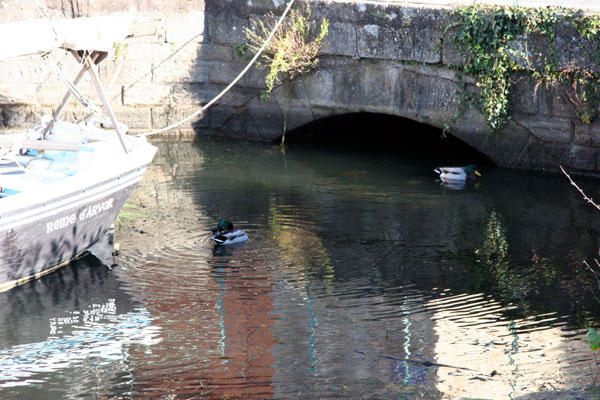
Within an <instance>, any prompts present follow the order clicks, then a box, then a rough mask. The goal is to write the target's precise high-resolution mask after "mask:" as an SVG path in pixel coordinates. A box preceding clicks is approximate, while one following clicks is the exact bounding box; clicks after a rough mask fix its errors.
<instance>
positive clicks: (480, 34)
mask: <svg viewBox="0 0 600 400" xmlns="http://www.w3.org/2000/svg"><path fill="white" fill-rule="evenodd" d="M454 14H455V17H456V18H457V19H458V22H457V25H456V26H455V27H456V28H457V30H458V31H457V34H456V36H455V41H456V44H457V46H458V48H459V49H460V50H461V51H463V52H464V55H465V62H464V64H461V65H457V66H455V68H457V69H459V70H461V71H462V72H464V73H465V74H467V75H470V76H472V77H474V78H475V81H476V86H477V87H478V88H479V89H480V98H479V101H478V102H477V105H478V107H479V108H480V110H481V112H482V113H483V115H484V116H485V118H486V120H487V122H488V124H489V125H490V127H491V128H492V129H494V130H499V129H501V128H502V126H503V125H504V124H505V123H506V121H507V120H508V119H509V118H510V111H511V110H510V101H509V99H510V94H511V90H512V85H513V78H514V76H515V75H516V74H518V73H521V74H527V75H529V76H531V77H533V78H534V79H536V80H537V82H538V85H539V84H544V85H545V86H546V87H552V88H554V89H556V90H557V91H558V92H559V93H560V94H561V95H562V96H563V97H564V98H565V99H566V100H568V101H569V102H570V103H571V104H572V105H573V106H574V108H575V112H576V114H577V115H578V117H579V118H580V119H581V120H582V121H583V122H586V123H590V122H591V121H592V120H593V119H594V118H595V117H596V114H597V109H598V104H599V103H600V89H599V84H600V77H599V75H598V68H595V67H598V66H599V65H600V16H599V15H587V14H583V13H582V12H580V11H574V10H568V9H565V8H560V7H545V8H524V7H500V6H479V5H474V6H468V7H460V8H458V9H457V10H456V11H455V12H454ZM560 24H566V25H568V24H571V25H572V26H573V27H574V28H575V29H576V31H577V32H578V34H579V35H580V36H581V37H582V38H583V39H585V40H587V41H589V42H590V43H591V44H592V47H593V49H592V51H593V52H594V54H593V57H591V58H592V60H593V61H594V62H595V65H594V66H593V67H587V68H586V67H582V66H576V65H566V66H561V65H560V63H559V59H558V56H557V47H556V46H557V43H556V38H557V27H558V26H559V25H560ZM566 25H565V26H566ZM533 36H535V37H536V40H537V41H543V42H545V43H547V46H548V47H547V48H546V49H545V50H544V54H535V55H532V54H530V51H529V48H528V45H529V41H530V39H531V38H532V37H533Z"/></svg>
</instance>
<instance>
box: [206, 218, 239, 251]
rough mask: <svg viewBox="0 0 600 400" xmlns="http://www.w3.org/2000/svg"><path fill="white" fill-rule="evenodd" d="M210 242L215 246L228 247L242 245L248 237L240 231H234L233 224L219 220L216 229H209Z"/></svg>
mask: <svg viewBox="0 0 600 400" xmlns="http://www.w3.org/2000/svg"><path fill="white" fill-rule="evenodd" d="M211 231H212V234H213V235H212V236H211V240H212V241H214V242H215V243H216V244H220V245H228V244H236V243H243V242H245V241H246V240H248V235H246V232H244V231H243V230H241V229H234V227H233V224H232V223H231V222H229V221H227V220H226V219H221V220H219V222H218V223H217V227H216V228H213V229H211Z"/></svg>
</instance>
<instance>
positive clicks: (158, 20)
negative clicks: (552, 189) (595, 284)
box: [0, 0, 600, 175]
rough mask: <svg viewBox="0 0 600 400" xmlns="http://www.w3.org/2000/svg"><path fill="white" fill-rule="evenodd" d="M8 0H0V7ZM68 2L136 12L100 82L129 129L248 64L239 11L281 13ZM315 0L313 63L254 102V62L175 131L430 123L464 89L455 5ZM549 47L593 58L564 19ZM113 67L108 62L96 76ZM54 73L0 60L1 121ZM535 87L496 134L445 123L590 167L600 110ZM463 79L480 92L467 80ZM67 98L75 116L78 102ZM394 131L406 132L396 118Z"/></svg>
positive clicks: (520, 85) (52, 4) (551, 161)
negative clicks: (584, 119)
mask: <svg viewBox="0 0 600 400" xmlns="http://www.w3.org/2000/svg"><path fill="white" fill-rule="evenodd" d="M8 2H14V3H15V4H18V3H20V2H16V0H10V1H8ZM5 3H7V1H6V0H0V7H1V6H2V4H5ZM76 3H77V4H75V5H71V3H69V4H67V5H68V7H67V6H65V4H66V2H65V1H64V0H62V1H57V0H52V1H51V0H48V10H50V12H51V13H54V14H55V15H56V14H60V15H67V16H70V14H69V13H70V12H71V14H75V15H79V14H81V15H89V14H102V13H106V12H116V11H119V10H121V11H132V9H131V7H133V11H135V15H136V16H137V21H136V25H135V27H134V30H135V33H136V35H135V37H134V38H132V39H130V40H129V41H128V44H127V48H126V51H125V52H124V55H125V56H124V57H125V58H124V61H123V64H122V71H121V73H120V74H119V76H118V78H117V80H116V82H115V85H113V86H112V88H111V89H110V93H111V97H112V98H113V100H114V102H115V103H116V105H117V113H118V115H119V117H120V119H122V120H123V121H124V122H125V123H127V124H128V125H129V126H130V127H131V128H132V129H133V130H138V131H139V130H145V129H152V128H160V127H163V126H165V125H167V124H169V123H171V122H174V121H176V120H178V119H180V118H181V117H183V116H186V115H189V114H191V113H192V112H194V111H196V110H197V109H198V107H199V106H200V105H201V104H205V103H206V102H207V101H209V100H210V99H212V97H213V96H214V95H216V94H217V93H218V92H219V91H220V90H221V89H223V88H224V87H225V86H226V85H227V84H228V83H229V82H230V81H231V80H232V79H233V78H234V77H235V76H236V75H237V74H238V72H239V71H241V69H242V68H243V67H244V65H245V62H246V61H245V60H242V59H240V58H239V57H238V56H237V54H236V50H235V48H236V46H237V45H239V44H241V43H243V42H244V37H243V27H244V26H246V25H247V24H248V21H249V18H250V17H252V16H261V15H263V14H265V13H266V12H268V11H275V12H276V13H281V12H282V11H283V8H284V6H285V2H284V1H277V0H254V1H252V2H250V1H241V0H206V1H199V0H195V1H184V0H180V1H171V2H167V3H160V4H159V2H158V1H150V0H148V1H138V2H137V3H136V2H124V1H123V2H112V3H110V4H111V6H110V7H100V6H98V5H95V2H91V1H88V2H84V1H79V2H76ZM82 3H85V4H83V5H82ZM102 3H105V2H102ZM106 3H109V2H106ZM163 4H166V6H162V7H161V5H163ZM22 7H26V6H22ZM312 8H313V15H314V17H316V18H322V17H327V18H329V19H330V20H331V28H330V34H329V36H328V38H327V41H326V44H325V47H324V49H323V54H322V56H321V58H320V64H319V66H318V68H317V70H315V71H314V72H311V73H308V74H306V75H304V76H301V77H299V78H297V79H295V80H294V81H292V82H287V83H285V84H284V85H282V86H281V87H279V88H277V89H276V90H275V91H274V93H273V95H272V96H271V98H270V99H269V100H267V101H263V100H260V98H259V95H260V92H261V90H262V89H263V88H264V75H265V73H264V71H262V70H258V69H255V68H253V69H251V70H250V72H249V73H248V74H247V75H246V76H245V77H244V78H243V79H242V80H241V81H240V83H239V84H238V85H237V86H236V87H235V88H234V89H233V90H232V91H231V92H230V94H228V95H226V96H225V97H224V98H223V99H222V100H221V101H220V102H219V104H218V105H217V106H215V107H213V108H212V109H210V111H209V112H208V113H207V115H206V116H205V117H204V118H203V119H201V120H198V121H195V122H194V123H190V124H186V125H184V126H183V127H182V128H181V129H178V130H176V131H175V134H177V133H178V132H190V131H191V130H192V128H195V129H196V132H198V133H199V134H220V135H227V136H232V137H241V138H249V139H256V140H267V141H268V140H275V139H276V138H278V137H279V136H280V135H281V133H282V131H283V127H284V115H287V128H288V130H289V129H293V128H295V127H299V126H301V125H303V124H306V123H308V122H311V121H314V120H318V119H320V118H323V117H327V116H332V115H339V114H344V113H350V112H374V113H384V114H390V115H397V116H400V117H405V118H409V119H413V120H416V121H419V122H423V123H427V124H430V125H433V126H436V127H440V128H441V127H444V126H445V125H446V124H447V122H448V121H449V120H451V119H452V118H453V117H454V116H455V115H457V111H458V108H459V105H460V93H461V89H460V85H459V79H458V77H457V76H456V74H455V72H454V71H453V70H452V69H451V68H450V66H451V65H453V64H460V63H461V57H462V55H461V53H460V51H458V49H456V48H455V47H454V44H453V40H452V30H448V27H449V26H451V24H452V22H453V20H452V16H451V10H449V9H446V8H435V7H432V8H427V7H415V6H412V7H410V6H409V7H404V4H403V3H402V2H391V3H386V2H383V1H382V2H369V3H367V2H356V1H352V0H329V1H325V0H323V1H315V0H313V1H312ZM11 9H12V8H11ZM74 9H76V10H79V14H77V13H74V12H73V11H72V10H74ZM23 12H24V11H23ZM29 12H30V13H33V11H31V10H29ZM37 12H38V13H39V11H37ZM28 15H29V14H28ZM195 35H197V36H195ZM190 38H191V40H190ZM557 45H558V54H560V55H561V63H562V64H563V65H566V64H567V63H569V62H576V63H579V64H588V63H591V61H590V60H588V59H587V58H586V57H587V54H586V53H585V52H584V51H583V50H582V49H585V46H586V44H585V43H583V42H582V40H581V38H578V37H577V35H576V32H574V31H573V29H567V28H565V27H563V29H559V35H558V38H557ZM530 46H531V48H530V52H531V54H532V57H533V55H535V54H536V52H537V51H540V52H544V51H545V47H544V46H545V44H544V43H535V41H533V42H531V43H530ZM536 46H537V47H536ZM117 65H118V62H117V61H108V62H105V65H104V66H103V68H102V70H101V74H102V76H103V78H104V79H105V81H110V80H111V77H112V76H113V73H114V71H115V69H116V67H117ZM70 73H71V74H73V73H74V69H72V70H70ZM54 78H55V73H54V72H52V70H48V68H47V66H44V65H43V64H42V66H40V65H39V64H36V63H34V62H33V61H32V60H28V61H25V62H23V61H22V60H20V61H15V62H14V63H13V64H10V63H9V65H8V66H6V63H4V64H0V100H1V99H2V98H3V97H4V98H5V100H4V103H9V100H7V98H8V99H12V100H16V101H13V102H10V104H8V105H6V106H5V107H4V108H3V109H4V112H3V113H2V114H0V115H2V116H3V118H0V124H4V125H5V126H15V125H21V124H23V123H24V122H26V121H27V120H32V114H31V110H35V111H37V112H39V111H45V112H47V111H49V109H50V107H51V106H52V105H53V104H55V103H56V99H57V98H59V97H60V94H59V88H61V90H62V84H61V83H60V82H59V81H58V80H56V79H54ZM26 79H33V81H32V82H29V81H27V80H26ZM83 86H84V87H85V83H84V85H83ZM535 88H536V85H535V82H533V81H531V80H530V79H526V78H523V79H519V80H518V82H517V84H516V85H515V91H514V94H513V100H512V101H513V104H514V107H513V118H512V120H511V121H509V123H508V124H507V125H506V126H505V128H504V129H503V130H502V131H501V132H496V133H494V132H492V131H491V130H490V129H489V127H488V126H487V125H486V123H485V121H484V118H483V116H482V115H481V114H480V113H479V112H477V111H475V110H468V111H467V112H466V113H465V114H464V115H463V116H462V117H461V118H460V119H459V120H458V121H456V123H455V126H454V129H453V134H455V135H456V136H457V137H459V138H460V139H462V140H464V141H465V142H467V143H468V144H470V145H472V146H473V147H475V148H476V149H478V150H479V151H481V152H482V153H484V154H486V155H488V156H489V157H490V158H491V159H492V160H494V161H495V162H496V163H497V164H499V165H503V166H508V167H516V168H525V169H537V170H553V171H555V170H556V169H557V166H558V165H559V164H563V165H566V166H568V167H569V168H571V170H573V171H576V172H577V173H580V174H588V175H598V174H600V160H599V157H600V155H599V151H598V149H599V147H600V121H595V122H594V123H592V124H591V125H585V124H583V123H581V122H580V121H579V119H578V118H577V117H576V115H575V112H574V109H573V107H572V106H571V105H570V104H569V103H567V102H566V101H564V99H563V98H562V97H561V96H559V95H558V94H557V93H554V92H552V91H546V90H545V89H544V88H543V87H540V88H537V89H538V90H535ZM470 89H471V90H474V91H475V90H476V89H475V88H474V85H472V84H471V85H470ZM22 104H28V105H27V106H23V105H22ZM71 109H72V110H73V114H74V115H76V116H77V115H80V114H81V110H80V109H79V108H77V107H76V105H72V107H71ZM398 134H399V135H403V134H415V132H403V131H401V130H400V129H399V132H398ZM365 140H368V135H366V136H365Z"/></svg>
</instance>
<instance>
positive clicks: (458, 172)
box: [434, 164, 481, 182]
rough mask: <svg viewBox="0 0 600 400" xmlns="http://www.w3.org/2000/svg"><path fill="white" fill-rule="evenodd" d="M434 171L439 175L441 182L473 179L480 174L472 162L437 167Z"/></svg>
mask: <svg viewBox="0 0 600 400" xmlns="http://www.w3.org/2000/svg"><path fill="white" fill-rule="evenodd" d="M434 171H435V172H436V173H437V174H439V175H440V179H441V180H442V182H465V181H466V180H467V179H475V178H476V177H478V176H481V174H480V173H479V171H477V167H476V166H475V165H473V164H469V165H466V166H464V167H439V168H436V169H434Z"/></svg>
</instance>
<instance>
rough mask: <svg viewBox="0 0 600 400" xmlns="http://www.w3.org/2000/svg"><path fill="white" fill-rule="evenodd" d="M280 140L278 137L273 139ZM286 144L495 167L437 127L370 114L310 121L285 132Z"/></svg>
mask: <svg viewBox="0 0 600 400" xmlns="http://www.w3.org/2000/svg"><path fill="white" fill-rule="evenodd" d="M280 141H281V136H280V137H278V138H276V142H278V143H279V142H280ZM286 143H287V144H290V145H295V144H312V145H319V146H330V147H332V148H336V149H340V148H341V149H348V148H349V149H359V150H361V151H370V152H374V151H375V152H384V153H394V154H403V155H408V156H419V155H420V156H424V157H427V158H430V159H437V160H438V161H439V162H441V163H456V164H460V163H476V164H478V165H493V164H494V163H493V161H492V160H491V159H490V158H489V157H487V156H486V155H485V154H483V153H481V152H479V151H478V150H477V149H475V148H473V147H472V146H470V145H469V144H467V143H465V142H464V141H462V140H461V139H459V138H457V137H454V136H452V135H445V134H444V133H443V131H442V130H441V129H439V128H438V127H434V126H431V125H428V124H424V123H420V122H417V121H414V120H411V119H408V118H405V117H399V116H396V115H391V114H381V113H372V112H353V113H339V114H333V115H329V116H327V117H323V118H321V119H318V120H313V121H311V122H309V123H307V124H304V125H301V126H297V127H295V128H294V129H291V130H290V131H288V132H286Z"/></svg>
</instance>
